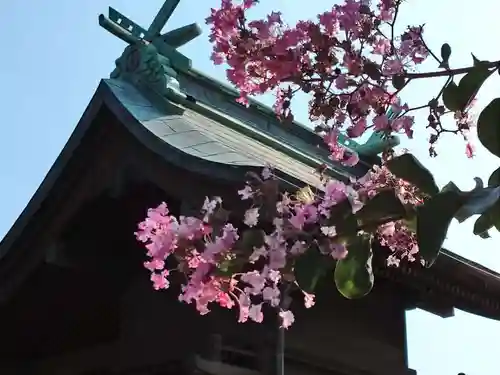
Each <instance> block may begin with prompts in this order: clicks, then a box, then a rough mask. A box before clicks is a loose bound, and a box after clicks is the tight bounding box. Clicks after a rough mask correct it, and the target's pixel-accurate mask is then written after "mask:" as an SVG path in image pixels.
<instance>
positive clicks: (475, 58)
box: [471, 53, 483, 66]
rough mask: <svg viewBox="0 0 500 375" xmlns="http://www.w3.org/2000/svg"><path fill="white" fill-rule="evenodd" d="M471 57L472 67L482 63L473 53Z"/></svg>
mask: <svg viewBox="0 0 500 375" xmlns="http://www.w3.org/2000/svg"><path fill="white" fill-rule="evenodd" d="M471 55H472V62H473V64H474V66H478V65H479V64H481V63H483V61H481V60H479V59H478V58H477V57H476V56H475V55H474V54H473V53H471Z"/></svg>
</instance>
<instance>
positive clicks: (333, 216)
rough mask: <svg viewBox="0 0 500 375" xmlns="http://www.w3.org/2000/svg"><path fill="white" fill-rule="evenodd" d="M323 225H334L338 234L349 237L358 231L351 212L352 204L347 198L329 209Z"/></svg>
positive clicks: (356, 222)
mask: <svg viewBox="0 0 500 375" xmlns="http://www.w3.org/2000/svg"><path fill="white" fill-rule="evenodd" d="M325 226H335V228H336V231H337V233H338V235H340V236H348V237H350V236H352V235H355V234H356V233H357V232H358V220H357V218H356V216H355V215H354V214H353V213H352V205H351V203H350V202H349V200H348V199H345V200H343V201H342V202H340V203H338V204H336V205H335V206H333V207H332V208H331V209H330V217H329V218H328V219H327V220H326V222H325Z"/></svg>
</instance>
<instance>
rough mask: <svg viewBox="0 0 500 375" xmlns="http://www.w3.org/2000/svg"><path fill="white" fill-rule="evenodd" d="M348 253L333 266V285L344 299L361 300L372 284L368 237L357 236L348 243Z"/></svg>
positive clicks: (371, 254)
mask: <svg viewBox="0 0 500 375" xmlns="http://www.w3.org/2000/svg"><path fill="white" fill-rule="evenodd" d="M348 251H349V253H348V254H347V257H346V258H344V259H341V260H339V261H337V265H336V266H335V272H334V278H335V285H336V286H337V289H338V291H339V292H340V294H342V295H343V296H344V297H346V298H349V299H356V298H361V297H364V296H366V295H367V294H368V293H370V291H371V290H372V288H373V283H374V276H373V270H372V257H373V252H372V247H371V241H370V237H369V236H368V235H359V236H357V237H356V238H355V239H354V240H353V241H352V242H351V243H349V245H348Z"/></svg>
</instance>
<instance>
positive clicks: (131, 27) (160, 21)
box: [99, 0, 201, 61]
mask: <svg viewBox="0 0 500 375" xmlns="http://www.w3.org/2000/svg"><path fill="white" fill-rule="evenodd" d="M179 2H180V0H166V1H165V2H164V3H163V6H162V7H161V9H160V10H159V11H158V14H157V15H156V17H155V18H154V20H153V22H152V23H151V25H150V26H149V28H148V29H147V30H146V29H144V28H143V27H141V26H139V25H138V24H136V23H135V22H133V21H132V20H130V19H129V18H127V17H125V16H124V15H123V14H121V13H120V12H118V11H117V10H115V9H113V8H111V7H110V8H109V15H108V17H105V16H104V15H102V14H101V15H100V16H99V24H100V25H101V26H102V27H103V28H105V29H106V30H108V31H109V32H110V33H112V34H113V35H115V36H117V37H118V38H120V39H122V40H123V41H125V42H127V43H129V44H135V43H147V44H153V45H154V46H155V47H156V48H157V49H158V52H159V53H160V54H162V55H165V56H169V57H172V56H173V55H176V57H177V60H178V61H180V60H182V59H181V58H180V56H182V55H181V54H180V53H179V52H177V51H176V49H177V48H179V47H181V46H183V45H185V44H186V43H188V42H190V41H191V40H193V39H195V38H196V37H198V36H199V35H201V29H200V27H199V26H198V25H197V24H196V23H192V24H190V25H186V26H183V27H180V28H177V29H175V30H172V31H169V32H167V33H165V34H161V30H162V29H163V27H164V26H165V24H166V23H167V21H168V20H169V19H170V17H171V16H172V14H173V13H174V11H175V9H176V8H177V6H178V5H179ZM186 59H187V58H186Z"/></svg>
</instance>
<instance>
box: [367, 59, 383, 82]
mask: <svg viewBox="0 0 500 375" xmlns="http://www.w3.org/2000/svg"><path fill="white" fill-rule="evenodd" d="M363 70H364V72H365V74H367V75H368V77H370V78H371V79H373V80H375V81H378V80H379V79H380V77H381V76H382V73H381V72H380V69H379V67H378V65H377V64H375V63H373V62H371V61H368V62H366V63H365V64H364V66H363Z"/></svg>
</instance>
